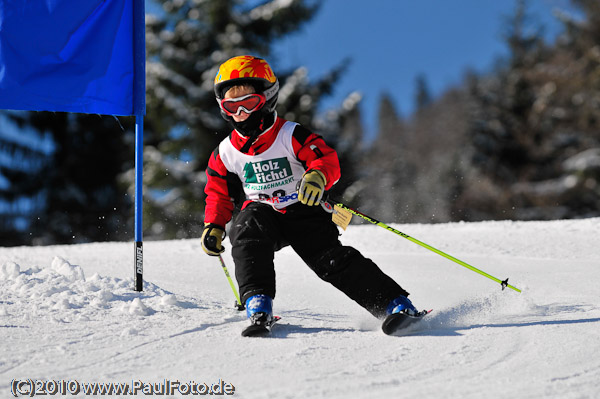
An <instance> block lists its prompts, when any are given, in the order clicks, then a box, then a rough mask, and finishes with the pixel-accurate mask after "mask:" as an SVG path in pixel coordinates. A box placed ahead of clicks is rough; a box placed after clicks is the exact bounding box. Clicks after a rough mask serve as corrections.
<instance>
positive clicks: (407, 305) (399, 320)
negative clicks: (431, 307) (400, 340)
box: [381, 296, 428, 335]
mask: <svg viewBox="0 0 600 399" xmlns="http://www.w3.org/2000/svg"><path fill="white" fill-rule="evenodd" d="M386 313H387V317H386V318H385V320H384V321H383V324H382V325H381V329H382V330H383V332H384V333H385V334H387V335H392V334H393V333H395V332H397V331H399V330H401V329H403V328H406V327H408V326H409V325H411V324H412V323H414V322H416V321H418V320H420V319H421V318H422V317H423V316H425V315H426V314H427V313H428V312H427V311H423V312H419V311H418V310H417V309H416V308H415V307H414V305H413V304H412V302H411V301H410V299H408V298H407V297H405V296H400V297H398V298H396V299H394V300H393V301H391V302H390V303H389V305H388V306H387V309H386Z"/></svg>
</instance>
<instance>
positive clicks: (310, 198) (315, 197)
mask: <svg viewBox="0 0 600 399" xmlns="http://www.w3.org/2000/svg"><path fill="white" fill-rule="evenodd" d="M325 184H327V180H326V179H325V175H324V174H323V173H321V172H319V171H318V170H316V169H313V170H308V171H306V172H304V175H303V176H302V181H301V182H300V187H299V188H298V201H300V202H301V203H303V204H304V205H308V206H314V205H319V204H320V203H321V199H322V198H323V193H324V192H325Z"/></svg>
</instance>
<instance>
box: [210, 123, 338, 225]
mask: <svg viewBox="0 0 600 399" xmlns="http://www.w3.org/2000/svg"><path fill="white" fill-rule="evenodd" d="M286 122H287V121H286V120H285V119H283V118H279V117H278V118H277V119H276V120H275V123H274V124H273V126H272V127H271V128H269V129H267V130H266V131H265V132H263V133H262V134H261V135H260V136H259V137H258V138H257V139H256V141H255V142H254V143H253V144H252V145H251V146H250V148H249V150H248V151H247V152H246V153H242V152H241V151H240V150H241V149H242V148H243V146H244V144H246V142H247V140H249V139H248V138H247V137H245V136H242V135H241V134H239V133H238V132H237V131H236V130H234V131H232V132H231V134H230V135H229V136H228V137H227V138H226V139H225V140H223V142H222V143H221V144H220V145H219V147H217V148H216V149H215V150H214V151H213V153H212V155H211V156H210V159H209V161H208V168H207V169H206V176H207V183H206V187H205V189H204V192H205V193H206V207H205V210H204V222H205V223H214V224H216V225H218V226H222V227H225V225H226V224H227V223H228V222H229V221H230V220H231V217H232V214H233V209H234V202H235V201H236V200H238V199H243V200H244V204H243V206H242V208H244V207H245V206H246V205H247V204H248V203H249V202H250V199H248V196H247V195H246V193H245V192H244V184H246V186H247V185H248V176H247V175H248V170H249V169H250V172H252V171H251V169H252V167H251V166H249V165H248V164H252V162H248V163H247V164H246V167H244V173H240V171H239V168H238V171H237V172H236V170H235V168H233V167H232V166H231V164H232V163H235V162H238V163H239V162H240V161H241V162H245V160H246V159H248V160H252V158H253V157H257V158H260V156H261V154H263V153H264V152H265V151H267V150H268V149H269V148H271V147H272V146H273V145H274V143H279V141H277V140H276V139H277V137H278V135H279V133H280V131H281V130H282V127H283V126H284V124H285V123H286ZM227 141H229V143H230V144H231V145H232V146H233V149H231V148H230V147H227V143H226V142H227ZM224 145H225V146H226V147H227V149H228V156H227V158H228V159H227V162H226V163H224V160H223V159H222V154H220V151H221V150H222V149H223V148H225V147H224ZM291 147H292V148H291V150H292V151H293V156H294V157H295V159H290V160H287V159H283V162H284V163H287V164H289V163H290V162H291V163H294V164H295V165H297V164H298V163H300V164H301V167H302V168H303V169H304V171H307V170H311V169H316V170H319V171H320V172H321V173H323V175H324V176H325V179H326V180H327V181H326V185H325V190H329V189H330V188H331V187H332V186H333V185H334V184H335V183H337V181H338V180H339V179H340V176H341V171H340V164H339V160H338V156H337V153H336V151H335V150H334V149H333V148H331V147H329V146H328V145H327V144H326V143H325V141H324V140H323V138H322V137H321V136H319V135H317V134H315V133H312V132H311V131H309V130H307V129H306V128H304V127H303V126H301V125H295V127H293V132H292V134H291ZM278 154H279V153H278ZM231 158H234V159H233V160H232V159H231ZM284 158H285V157H284ZM278 159H282V158H278ZM226 164H227V165H228V166H229V170H228V167H227V166H226ZM254 167H255V168H256V166H254ZM282 173H285V172H282ZM241 174H243V175H241ZM295 178H296V180H299V176H295ZM240 195H241V197H240ZM293 197H294V199H296V198H297V196H296V195H295V193H294V195H293ZM277 210H278V211H280V212H285V205H282V204H281V203H278V209H277Z"/></svg>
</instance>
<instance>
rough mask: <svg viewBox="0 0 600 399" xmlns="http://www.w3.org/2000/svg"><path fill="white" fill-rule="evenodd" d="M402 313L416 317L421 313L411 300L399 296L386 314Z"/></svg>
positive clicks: (391, 303)
mask: <svg viewBox="0 0 600 399" xmlns="http://www.w3.org/2000/svg"><path fill="white" fill-rule="evenodd" d="M400 312H404V313H406V314H407V315H409V316H415V315H416V314H417V313H419V312H418V311H417V309H416V308H415V307H414V305H413V304H412V302H411V301H410V299H408V298H407V297H405V296H399V297H398V298H396V299H394V300H393V301H392V302H390V303H389V305H388V307H387V309H386V313H387V314H388V315H390V314H394V313H400Z"/></svg>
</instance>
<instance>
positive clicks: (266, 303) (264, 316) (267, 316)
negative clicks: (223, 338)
mask: <svg viewBox="0 0 600 399" xmlns="http://www.w3.org/2000/svg"><path fill="white" fill-rule="evenodd" d="M246 315H247V316H248V319H249V320H250V325H249V326H248V327H246V328H245V329H244V330H243V331H242V336H244V337H257V336H258V337H262V336H266V335H269V334H270V332H271V326H272V325H273V300H272V299H271V297H269V296H267V295H264V294H260V295H254V296H251V297H250V298H248V299H247V300H246Z"/></svg>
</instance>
